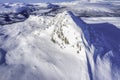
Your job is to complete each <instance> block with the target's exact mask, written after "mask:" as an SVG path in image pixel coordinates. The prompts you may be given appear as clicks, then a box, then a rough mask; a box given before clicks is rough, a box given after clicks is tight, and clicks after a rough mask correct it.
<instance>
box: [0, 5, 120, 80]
mask: <svg viewBox="0 0 120 80" xmlns="http://www.w3.org/2000/svg"><path fill="white" fill-rule="evenodd" d="M43 5H44V6H46V5H45V4H43ZM60 5H65V4H60ZM70 5H71V4H70ZM90 6H92V5H90ZM93 6H94V5H93ZM104 7H105V6H104ZM69 8H70V9H71V10H73V9H74V10H75V9H77V7H76V8H75V6H74V8H73V9H72V7H70V6H69ZM85 9H86V8H85ZM87 9H88V8H87ZM91 9H92V10H95V11H96V9H93V8H91ZM104 9H105V10H104ZM104 9H103V8H101V7H100V8H99V9H98V10H101V11H106V10H107V11H108V12H109V11H110V12H111V10H109V9H108V8H107V9H106V8H104ZM74 10H73V11H74ZM78 10H81V8H80V9H78ZM88 10H90V8H89V9H88ZM119 26H120V24H119V17H111V18H110V17H107V18H106V17H92V18H91V17H90V18H85V17H82V18H78V17H76V16H75V15H74V12H73V13H72V12H71V11H63V12H61V13H57V14H56V16H54V17H53V16H45V15H30V16H29V18H28V19H26V20H25V21H22V22H17V23H13V24H8V25H1V26H0V80H119V79H120V64H119V63H120V60H119V58H120V37H119V34H120V27H119Z"/></svg>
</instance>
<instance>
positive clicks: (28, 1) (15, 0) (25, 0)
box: [0, 0, 73, 3]
mask: <svg viewBox="0 0 120 80" xmlns="http://www.w3.org/2000/svg"><path fill="white" fill-rule="evenodd" d="M62 1H73V0H0V3H5V2H26V3H31V2H62Z"/></svg>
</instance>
